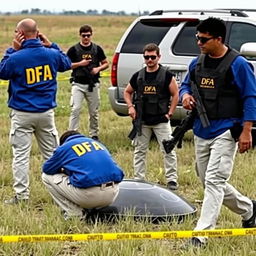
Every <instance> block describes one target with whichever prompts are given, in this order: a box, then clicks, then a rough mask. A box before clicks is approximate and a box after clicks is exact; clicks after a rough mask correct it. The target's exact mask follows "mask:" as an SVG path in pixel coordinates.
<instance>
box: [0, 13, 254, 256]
mask: <svg viewBox="0 0 256 256" xmlns="http://www.w3.org/2000/svg"><path fill="white" fill-rule="evenodd" d="M9 19H10V20H11V21H10V20H9ZM13 19H14V18H13V17H4V18H2V21H4V22H6V23H8V24H9V25H8V24H7V25H6V24H5V23H4V25H3V27H4V28H5V31H6V30H7V27H8V30H9V31H11V30H12V28H13V26H14V20H13ZM19 19H20V17H18V18H17V17H16V18H15V22H16V20H19ZM38 19H40V21H41V20H46V18H45V17H39V18H38ZM51 19H53V17H51ZM69 19H70V20H69ZM80 19H81V17H76V18H75V17H72V19H71V18H68V21H70V22H71V20H73V21H72V24H73V25H71V24H70V26H68V25H67V24H68V22H67V21H65V22H66V23H65V26H66V30H69V31H74V30H75V29H77V27H79V25H78V24H80V23H84V21H87V20H86V19H89V17H83V20H82V21H81V20H80ZM90 19H91V20H90V21H93V22H94V24H93V25H94V26H95V27H96V28H97V39H98V43H99V44H103V43H105V42H106V41H108V40H110V41H111V40H115V43H109V45H111V47H110V48H109V49H111V50H110V51H109V52H113V51H114V48H115V45H116V43H117V41H118V39H117V38H120V36H121V34H122V32H123V31H124V30H125V28H126V27H127V26H128V25H127V20H126V19H127V18H126V19H124V20H123V23H122V22H121V21H122V18H121V17H120V18H119V19H120V24H118V23H117V24H115V25H116V26H117V27H118V26H119V32H118V33H116V37H115V39H111V38H109V37H111V33H112V30H114V29H113V27H114V24H113V25H112V23H111V22H110V21H109V20H105V19H104V18H100V19H99V20H97V19H96V18H94V19H93V18H90ZM57 21H58V22H57ZM98 22H99V23H98ZM63 23H64V22H63ZM50 24H53V27H54V29H53V28H51V29H49V33H52V30H55V31H63V32H62V33H60V34H59V35H56V41H59V42H60V41H61V40H62V35H63V34H65V33H64V31H65V29H64V28H63V27H60V28H59V26H63V24H62V23H59V17H56V21H55V20H52V21H51V22H50V21H48V23H47V25H50ZM74 24H75V26H74ZM55 26H56V27H55ZM101 26H103V27H102V28H101ZM107 28H109V29H108V33H106V32H105V30H107ZM100 29H102V31H104V33H106V34H104V37H103V38H102V37H101V36H100V35H98V31H99V30H100ZM102 34H103V32H102ZM106 35H108V36H106ZM58 37H61V38H58ZM95 37H96V35H95ZM7 39H8V40H7ZM7 39H5V40H6V41H8V42H10V41H11V38H10V37H9V38H7ZM1 40H3V38H1ZM65 40H67V38H66V39H65ZM63 41H64V39H63ZM67 41H68V44H71V43H74V42H75V41H76V40H75V39H72V40H71V39H69V40H67ZM71 41H72V42H71ZM1 46H2V45H1ZM61 46H62V45H61ZM64 75H67V76H68V75H69V73H68V72H67V73H65V74H64ZM109 85H110V81H109V78H102V87H101V109H100V139H101V141H102V142H103V143H104V144H105V145H106V146H107V147H108V148H109V150H110V152H111V153H112V155H113V157H114V159H115V160H116V162H117V163H118V164H119V165H120V166H121V167H122V168H123V170H124V172H125V175H126V178H132V177H133V168H132V158H133V147H132V146H131V142H130V140H129V139H128V138H127V135H128V133H129V131H130V129H131V120H130V118H129V117H119V116H117V115H116V114H115V113H114V112H113V111H112V110H111V107H110V104H109V101H108V95H107V88H108V86H109ZM70 89H71V88H70V84H69V83H68V82H67V81H60V82H59V90H58V107H57V108H56V125H57V129H58V131H59V134H61V133H62V132H64V131H65V130H66V129H67V127H68V119H69V114H70V107H69V97H70ZM6 90H7V87H6V86H3V85H2V86H1V87H0V108H1V112H0V122H1V126H0V154H1V160H0V177H1V179H0V199H1V201H0V212H1V218H0V235H36V234H72V233H76V234H79V233H100V232H108V233H109V232H113V233H114V232H144V231H168V230H191V229H193V228H194V227H195V223H196V220H197V219H198V215H197V216H196V217H195V218H190V219H187V220H185V222H184V223H181V224H177V223H168V222H163V223H160V224H158V225H156V224H151V223H149V222H146V221H141V222H138V221H137V222H136V221H134V220H132V219H131V218H127V219H125V220H122V221H119V222H117V223H116V224H114V225H110V224H106V223H101V222H97V223H95V224H93V223H91V224H88V223H85V222H80V221H79V220H76V219H72V220H69V221H64V219H63V218H62V216H61V214H60V209H59V208H58V207H57V206H56V205H55V204H54V203H53V201H52V199H51V197H50V195H49V193H48V191H47V190H46V188H45V187H44V185H43V184H42V181H41V166H42V163H43V161H42V157H41V155H40V153H39V150H38V147H37V144H36V143H33V147H32V152H31V162H30V179H31V199H30V202H29V204H28V205H20V206H6V205H4V204H3V200H4V199H7V198H9V197H11V196H12V195H13V191H12V171H11V161H12V155H11V147H10V145H9V144H8V136H9V127H10V123H9V117H8V115H9V110H8V107H7V105H6V101H7V92H6ZM87 115H88V113H87V108H86V105H85V106H84V108H83V110H82V113H81V120H80V122H81V125H80V126H81V132H83V133H84V134H87V133H88V129H87V124H88V121H87ZM177 157H178V174H179V183H180V188H179V191H178V193H179V194H180V195H182V196H183V197H185V198H186V199H187V200H189V201H190V202H191V203H192V204H194V205H195V206H196V207H197V208H198V213H199V212H200V207H201V205H200V203H198V202H199V201H200V200H202V198H203V189H202V186H201V184H200V182H199V179H198V178H197V176H196V173H195V168H194V146H193V139H192V133H191V132H190V133H188V134H186V137H185V141H184V143H183V148H182V149H178V150H177ZM255 157H256V153H255V151H250V152H248V153H246V154H243V155H240V154H238V155H237V158H236V161H235V168H234V172H233V176H232V178H231V181H230V182H231V183H232V184H233V185H234V186H235V187H236V188H237V189H239V190H240V191H242V192H243V194H245V195H247V196H249V197H250V198H255V187H256V182H255ZM147 165H148V172H147V179H148V180H149V181H151V182H155V183H160V184H163V185H164V184H165V183H166V181H165V177H164V170H163V161H162V155H161V153H160V151H159V148H158V145H157V143H156V142H155V141H153V142H152V143H151V145H150V150H149V152H148V161H147ZM240 227H241V219H240V217H239V216H237V215H235V214H234V213H232V212H230V211H229V210H228V209H226V208H224V207H223V208H222V211H221V214H220V217H219V219H218V223H217V228H240ZM184 242H185V239H177V240H171V239H161V240H123V241H90V242H86V241H84V242H38V243H6V244H1V247H0V256H2V255H3V256H5V255H7V256H9V255H10V256H12V255H19V256H28V255H30V256H48V255H49V256H50V255H51V256H64V255H76V256H78V255H79V256H82V255H90V256H91V255H93V256H105V255H106V256H145V255H147V256H158V255H160V256H167V255H168V256H169V255H188V256H190V255H207V256H208V255H212V256H215V255H239V256H240V255H243V256H248V255H256V243H255V238H254V237H250V236H247V237H224V238H221V239H219V238H211V239H209V245H208V247H207V248H206V249H205V250H202V251H192V250H181V249H180V247H181V245H182V244H183V243H184Z"/></svg>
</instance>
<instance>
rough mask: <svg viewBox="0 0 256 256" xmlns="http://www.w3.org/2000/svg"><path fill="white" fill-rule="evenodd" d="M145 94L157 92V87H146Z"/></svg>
mask: <svg viewBox="0 0 256 256" xmlns="http://www.w3.org/2000/svg"><path fill="white" fill-rule="evenodd" d="M144 91H145V92H156V87H155V86H147V85H146V86H145V87H144Z"/></svg>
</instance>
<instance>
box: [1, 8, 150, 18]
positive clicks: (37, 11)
mask: <svg viewBox="0 0 256 256" xmlns="http://www.w3.org/2000/svg"><path fill="white" fill-rule="evenodd" d="M0 14H2V15H19V14H21V15H28V14H32V15H91V16H95V15H104V16H108V15H109V16H112V15H115V16H140V15H148V14H149V12H148V11H143V12H140V11H139V12H132V13H127V12H125V11H117V12H113V11H109V10H106V9H103V10H102V11H101V12H99V11H98V10H93V9H89V10H87V11H81V10H76V11H71V10H70V11H66V10H63V11H61V12H52V11H49V10H42V9H39V8H32V9H31V10H27V9H25V10H21V11H20V12H0Z"/></svg>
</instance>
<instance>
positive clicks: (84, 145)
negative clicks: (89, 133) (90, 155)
mask: <svg viewBox="0 0 256 256" xmlns="http://www.w3.org/2000/svg"><path fill="white" fill-rule="evenodd" d="M82 145H83V147H84V148H85V149H86V151H87V152H90V151H92V150H91V145H90V143H89V142H88V141H87V142H83V143H82Z"/></svg>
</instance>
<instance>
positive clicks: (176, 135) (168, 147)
mask: <svg viewBox="0 0 256 256" xmlns="http://www.w3.org/2000/svg"><path fill="white" fill-rule="evenodd" d="M195 117H196V110H195V109H194V110H192V111H191V112H189V114H188V115H187V117H185V118H184V119H183V120H182V121H181V124H180V125H179V126H177V127H176V128H175V129H174V131H173V133H172V138H171V139H170V140H163V141H162V143H163V146H164V150H165V152H166V153H167V154H169V153H170V152H171V151H172V150H173V149H174V148H175V146H176V144H178V145H177V147H178V148H181V147H182V139H183V137H184V135H185V133H186V132H187V131H188V130H190V129H192V127H193V123H194V120H195Z"/></svg>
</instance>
